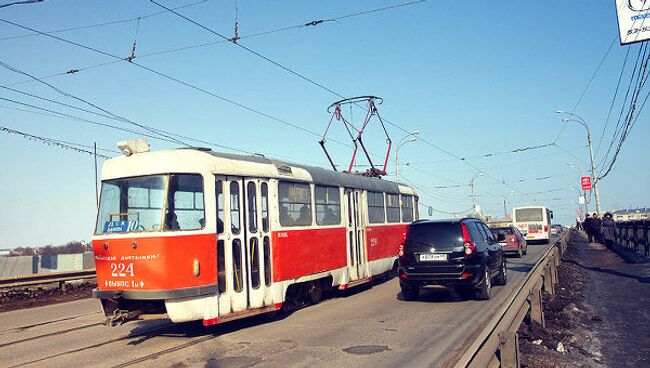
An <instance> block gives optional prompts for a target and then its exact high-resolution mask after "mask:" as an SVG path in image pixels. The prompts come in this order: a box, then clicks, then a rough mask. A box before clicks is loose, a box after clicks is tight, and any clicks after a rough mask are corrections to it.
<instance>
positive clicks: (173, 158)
mask: <svg viewBox="0 0 650 368" xmlns="http://www.w3.org/2000/svg"><path fill="white" fill-rule="evenodd" d="M147 147H148V146H147ZM143 151H146V152H137V147H136V149H130V150H129V149H127V150H126V151H125V152H126V153H127V154H129V155H128V156H122V157H117V158H113V159H110V160H108V161H106V162H105V163H104V165H103V169H102V178H101V180H102V190H101V199H100V205H99V209H98V214H97V226H96V229H95V235H94V237H93V249H94V253H95V262H96V268H97V280H98V288H97V289H96V290H95V291H94V293H93V294H94V297H96V298H98V299H100V300H101V302H102V305H103V308H104V312H105V314H106V316H107V317H109V318H108V319H107V321H111V322H112V323H117V322H120V321H121V322H124V321H126V320H129V319H136V318H146V317H147V316H148V315H160V314H163V315H166V316H167V317H168V318H169V319H171V320H172V321H174V322H184V321H192V320H203V324H204V325H206V326H209V325H213V324H216V323H218V322H222V321H226V320H232V319H236V318H241V317H245V316H250V315H253V314H258V313H264V312H269V311H274V310H278V309H280V308H281V307H282V305H283V303H300V302H312V303H317V302H318V301H319V300H320V297H321V295H322V291H323V289H326V288H329V287H338V288H340V289H345V288H347V287H350V286H353V285H355V284H360V283H363V282H366V281H369V280H372V278H373V277H374V276H377V275H380V274H383V273H386V272H388V271H390V270H391V269H392V268H393V266H394V263H395V261H396V259H397V255H398V251H399V244H400V242H401V241H402V238H403V236H404V235H403V234H404V232H405V231H406V226H407V225H408V224H409V223H410V222H411V221H413V220H414V219H417V218H418V209H417V208H418V205H417V203H418V198H417V196H416V193H415V192H414V191H413V189H412V188H410V187H408V186H405V185H402V184H397V183H394V182H390V181H386V180H381V179H377V178H368V177H362V176H358V175H351V174H344V173H337V172H334V171H330V170H326V169H322V168H316V167H308V166H303V165H295V164H288V163H284V162H280V161H276V160H271V159H267V158H264V157H261V156H240V155H231V154H224V153H217V152H212V151H210V150H206V149H176V150H166V151H155V152H148V148H147V149H146V150H143Z"/></svg>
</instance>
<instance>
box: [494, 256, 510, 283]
mask: <svg viewBox="0 0 650 368" xmlns="http://www.w3.org/2000/svg"><path fill="white" fill-rule="evenodd" d="M507 283H508V267H507V266H506V259H505V258H504V259H503V262H501V267H500V268H499V274H498V275H497V277H496V278H495V279H494V284H495V285H505V284H507Z"/></svg>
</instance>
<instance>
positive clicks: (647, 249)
mask: <svg viewBox="0 0 650 368" xmlns="http://www.w3.org/2000/svg"><path fill="white" fill-rule="evenodd" d="M649 230H650V220H631V221H621V222H617V223H616V238H615V239H614V242H615V243H616V244H617V245H618V246H621V247H624V248H629V249H634V250H635V251H641V252H643V255H644V256H646V257H649V256H650V239H648V235H649V234H648V231H649Z"/></svg>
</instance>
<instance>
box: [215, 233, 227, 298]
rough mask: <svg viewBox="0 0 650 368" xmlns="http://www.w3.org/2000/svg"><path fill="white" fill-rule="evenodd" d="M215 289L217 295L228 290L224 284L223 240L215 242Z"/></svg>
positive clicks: (224, 252) (224, 249) (224, 254)
mask: <svg viewBox="0 0 650 368" xmlns="http://www.w3.org/2000/svg"><path fill="white" fill-rule="evenodd" d="M217 287H218V288H219V294H223V293H225V292H226V290H228V284H227V283H226V246H225V242H224V241H223V240H219V241H217Z"/></svg>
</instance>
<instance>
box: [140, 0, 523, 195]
mask: <svg viewBox="0 0 650 368" xmlns="http://www.w3.org/2000/svg"><path fill="white" fill-rule="evenodd" d="M150 1H151V2H152V3H153V4H155V5H157V6H159V7H161V8H163V9H165V10H167V11H169V12H170V13H172V14H174V15H176V16H178V17H179V18H182V19H184V20H186V21H188V22H190V23H192V24H194V25H196V26H198V27H199V28H201V29H203V30H205V31H207V32H210V33H212V34H214V35H215V36H217V37H219V38H221V39H223V40H226V41H229V40H230V38H228V37H227V36H225V35H223V34H221V33H219V32H217V31H215V30H213V29H211V28H209V27H207V26H205V25H203V24H201V23H199V22H197V21H195V20H193V19H191V18H188V17H186V16H184V15H182V14H180V13H178V12H177V11H175V10H173V9H171V8H168V7H166V6H164V5H162V4H160V3H157V2H156V1H155V0H150ZM233 45H235V46H237V47H240V48H241V49H243V50H246V51H247V52H249V53H251V54H253V55H255V56H257V57H258V58H261V59H262V60H264V61H266V62H268V63H271V64H273V65H275V66H276V67H278V68H280V69H282V70H284V71H286V72H288V73H290V74H293V75H294V76H296V77H298V78H300V79H302V80H304V81H306V82H308V83H310V84H312V85H315V86H317V87H319V88H321V89H323V90H325V91H327V92H329V93H331V94H333V95H335V96H338V97H340V98H344V99H345V98H346V96H344V95H342V94H341V93H339V92H336V91H334V90H333V89H331V88H329V87H327V86H325V85H323V84H321V83H319V82H317V81H315V80H313V79H311V78H309V77H308V76H306V75H305V74H302V73H300V72H297V71H295V70H293V69H291V68H289V67H287V66H285V65H283V64H281V63H279V62H277V61H275V60H273V59H270V58H268V57H266V56H264V55H262V54H261V53H259V52H257V51H255V50H253V49H251V48H249V47H246V46H244V45H242V44H240V43H233ZM383 120H384V121H386V122H387V123H389V124H390V125H392V126H394V127H395V128H397V129H399V130H401V131H403V132H406V133H408V130H406V129H404V128H402V127H401V126H399V125H397V124H395V123H393V122H392V121H390V120H388V119H386V118H384V119H383ZM418 140H419V141H421V142H424V143H425V144H427V145H429V146H431V147H433V148H435V149H437V150H439V151H441V152H444V153H446V154H448V155H450V156H452V157H454V158H457V159H458V160H460V161H462V162H464V163H465V164H467V165H468V166H470V167H472V168H474V169H476V170H479V171H481V169H480V168H479V167H477V166H476V165H473V164H472V163H470V162H469V161H467V160H465V159H463V158H462V157H460V156H458V155H456V154H453V153H451V152H450V151H447V150H445V149H443V148H441V147H439V146H437V145H435V144H433V143H432V142H430V141H428V140H427V139H425V138H418ZM485 174H486V176H489V177H491V178H493V179H494V180H497V181H499V179H498V178H496V177H494V176H492V175H490V174H489V173H485ZM504 185H506V186H508V187H510V188H512V189H515V188H513V187H511V186H510V185H508V184H506V183H504Z"/></svg>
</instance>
